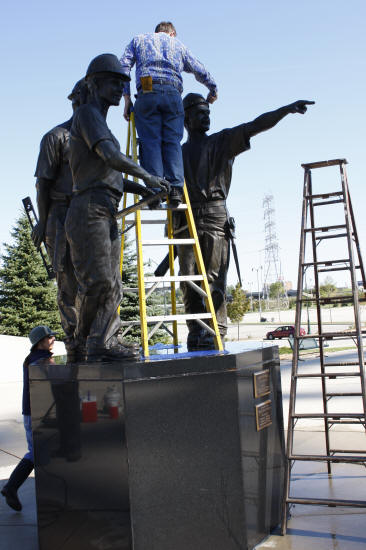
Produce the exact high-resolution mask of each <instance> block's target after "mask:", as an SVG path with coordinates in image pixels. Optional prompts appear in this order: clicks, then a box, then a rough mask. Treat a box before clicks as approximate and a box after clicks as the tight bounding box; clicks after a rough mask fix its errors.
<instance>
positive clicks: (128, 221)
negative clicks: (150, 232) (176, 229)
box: [125, 210, 166, 225]
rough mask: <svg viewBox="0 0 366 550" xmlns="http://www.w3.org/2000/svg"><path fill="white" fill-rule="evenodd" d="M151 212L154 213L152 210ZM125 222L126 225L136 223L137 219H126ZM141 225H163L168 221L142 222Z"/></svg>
mask: <svg viewBox="0 0 366 550" xmlns="http://www.w3.org/2000/svg"><path fill="white" fill-rule="evenodd" d="M150 212H152V210H150ZM125 222H126V223H135V219H134V218H131V219H129V218H128V219H127V218H126V219H125ZM141 223H142V224H148V225H150V224H160V225H161V224H166V219H165V220H163V219H160V220H141Z"/></svg>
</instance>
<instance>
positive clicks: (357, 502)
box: [286, 497, 366, 508]
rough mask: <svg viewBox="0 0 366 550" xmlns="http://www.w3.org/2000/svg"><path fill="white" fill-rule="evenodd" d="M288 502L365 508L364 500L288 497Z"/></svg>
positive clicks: (365, 502)
mask: <svg viewBox="0 0 366 550" xmlns="http://www.w3.org/2000/svg"><path fill="white" fill-rule="evenodd" d="M286 502H288V503H289V504H315V505H316V506H349V507H350V508H365V507H366V501H364V500H340V499H337V500H332V499H328V498H296V497H288V498H287V499H286Z"/></svg>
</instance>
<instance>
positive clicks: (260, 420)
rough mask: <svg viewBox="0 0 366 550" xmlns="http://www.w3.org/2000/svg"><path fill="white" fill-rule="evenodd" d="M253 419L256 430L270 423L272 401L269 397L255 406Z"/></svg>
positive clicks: (266, 426)
mask: <svg viewBox="0 0 366 550" xmlns="http://www.w3.org/2000/svg"><path fill="white" fill-rule="evenodd" d="M255 420H256V424H257V432H259V430H263V428H268V426H270V425H271V424H272V401H271V400H270V399H268V400H267V401H263V403H260V404H259V405H256V406H255Z"/></svg>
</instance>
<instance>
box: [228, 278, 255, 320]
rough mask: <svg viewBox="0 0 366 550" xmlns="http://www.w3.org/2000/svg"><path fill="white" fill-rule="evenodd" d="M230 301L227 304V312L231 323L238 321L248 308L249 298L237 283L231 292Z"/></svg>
mask: <svg viewBox="0 0 366 550" xmlns="http://www.w3.org/2000/svg"><path fill="white" fill-rule="evenodd" d="M231 296H232V301H231V302H228V304H227V314H228V317H229V319H230V321H231V322H232V323H240V321H241V320H242V319H243V317H244V314H245V313H246V312H247V311H248V310H249V308H250V300H249V298H247V296H246V293H245V291H244V290H243V289H242V288H241V286H240V284H239V283H238V284H237V285H236V287H235V288H234V290H233V291H232V292H231Z"/></svg>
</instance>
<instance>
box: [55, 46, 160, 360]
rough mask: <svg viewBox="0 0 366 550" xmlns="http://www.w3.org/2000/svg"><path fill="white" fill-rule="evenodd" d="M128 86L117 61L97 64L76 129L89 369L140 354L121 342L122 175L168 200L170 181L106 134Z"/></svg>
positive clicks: (79, 330)
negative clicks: (96, 363) (110, 115)
mask: <svg viewBox="0 0 366 550" xmlns="http://www.w3.org/2000/svg"><path fill="white" fill-rule="evenodd" d="M126 80H130V78H129V76H128V75H127V74H126V73H125V72H124V71H123V69H122V67H121V64H120V63H119V61H118V59H117V57H116V56H115V55H113V54H102V55H99V56H97V57H96V58H94V59H93V60H92V61H91V63H90V64H89V67H88V70H87V73H86V82H87V85H88V88H89V97H88V101H87V103H86V104H85V105H82V106H81V107H80V108H79V109H78V110H77V111H76V113H75V115H74V119H73V123H72V128H71V140H70V167H71V171H72V176H73V196H72V200H71V203H70V207H69V210H68V214H67V218H66V234H67V239H68V241H69V244H70V249H71V258H72V262H73V265H74V269H75V274H76V279H77V282H78V292H77V297H76V308H77V325H76V330H75V342H76V345H77V349H78V355H79V357H80V358H81V357H83V356H84V354H85V353H86V360H87V361H103V360H123V359H134V358H135V357H136V356H137V355H138V350H137V349H134V348H127V347H125V346H124V345H122V344H121V343H119V341H118V333H119V329H120V318H119V315H118V312H117V308H118V305H119V303H120V301H121V298H122V283H121V277H120V273H119V258H120V241H119V236H118V227H117V220H116V216H115V215H116V213H117V207H118V204H119V201H120V199H121V196H122V193H123V177H122V172H127V173H128V174H130V175H132V176H136V177H138V178H141V179H142V180H143V181H144V182H145V185H146V186H147V187H149V188H154V189H155V188H156V189H158V190H161V189H164V190H166V191H167V192H169V184H168V183H167V182H166V181H165V180H164V179H162V178H159V177H156V176H152V175H150V174H149V173H148V172H146V170H144V169H143V168H142V167H140V166H138V165H137V164H136V163H135V162H133V161H132V160H131V159H129V158H127V157H126V156H125V155H123V154H122V153H121V151H120V146H119V143H118V141H117V139H116V138H115V137H114V135H113V134H112V132H111V131H110V130H109V128H108V126H107V123H106V117H107V113H108V109H109V107H110V106H111V105H116V106H117V105H119V103H120V100H121V97H122V92H123V84H124V82H125V81H126ZM140 187H141V188H142V189H145V188H144V187H143V186H140ZM141 194H143V192H142V191H141Z"/></svg>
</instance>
